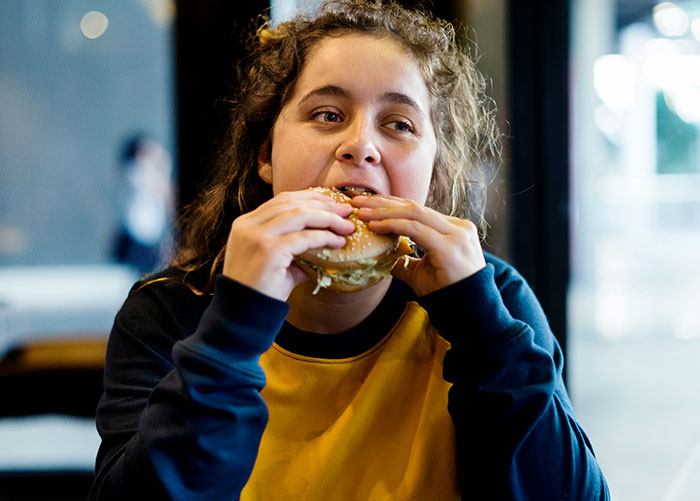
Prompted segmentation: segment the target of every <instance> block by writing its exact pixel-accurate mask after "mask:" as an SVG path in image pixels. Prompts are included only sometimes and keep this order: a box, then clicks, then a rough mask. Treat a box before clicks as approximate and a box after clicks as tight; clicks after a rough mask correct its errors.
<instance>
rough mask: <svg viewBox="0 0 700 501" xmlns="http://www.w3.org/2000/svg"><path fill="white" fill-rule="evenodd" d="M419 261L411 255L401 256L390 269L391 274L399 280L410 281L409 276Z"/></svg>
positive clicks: (408, 282)
mask: <svg viewBox="0 0 700 501" xmlns="http://www.w3.org/2000/svg"><path fill="white" fill-rule="evenodd" d="M418 263H420V259H418V258H415V257H411V256H402V257H401V258H400V259H399V260H398V261H396V264H395V265H394V268H393V269H392V270H391V274H392V275H393V276H395V277H396V278H398V279H399V280H401V281H402V282H404V283H407V284H410V283H411V276H412V275H413V270H414V268H415V267H416V266H417V265H418Z"/></svg>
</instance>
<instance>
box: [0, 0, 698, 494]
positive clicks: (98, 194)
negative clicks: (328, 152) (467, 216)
mask: <svg viewBox="0 0 700 501" xmlns="http://www.w3.org/2000/svg"><path fill="white" fill-rule="evenodd" d="M318 3H319V2H316V1H312V0H307V1H304V0H296V1H294V0H286V1H285V0H273V2H272V4H270V3H269V2H267V1H262V0H250V1H248V2H245V5H240V4H238V3H234V2H229V1H226V0H201V1H198V2H187V1H184V0H124V1H121V2H111V1H108V0H33V1H31V2H27V1H25V0H4V1H3V2H2V3H1V4H0V402H2V404H0V409H1V411H0V500H9V499H84V498H85V496H86V493H87V489H88V488H89V485H90V482H91V476H92V468H93V462H94V457H95V452H96V450H97V446H98V443H99V438H98V437H97V434H96V432H95V427H94V418H93V416H94V410H95V405H96V403H97V399H98V398H99V395H100V393H101V373H102V364H103V357H104V349H105V343H106V339H107V336H108V333H109V330H110V328H111V323H112V320H113V318H114V315H115V314H116V312H117V311H118V309H119V307H120V306H121V304H122V302H123V300H124V298H125V297H126V294H127V293H128V290H129V288H130V287H131V285H132V283H133V282H134V281H135V280H137V279H138V278H139V277H140V276H142V275H143V274H144V273H147V272H149V271H152V270H154V269H156V268H158V267H159V266H162V265H163V263H166V262H167V260H168V257H169V255H170V253H171V251H172V249H171V245H172V237H173V232H174V229H173V227H174V221H175V220H176V217H177V214H178V212H179V210H180V209H181V208H182V207H183V206H184V205H186V204H187V203H189V202H190V201H191V200H192V198H193V197H194V196H195V194H196V193H197V190H198V188H199V186H200V185H201V182H202V181H203V179H204V178H205V177H206V175H207V168H208V167H207V166H208V165H209V164H210V160H211V155H212V148H213V146H214V145H215V144H216V141H217V139H218V137H219V134H221V132H222V128H223V127H224V126H225V124H226V113H225V105H224V99H225V97H226V96H227V95H229V94H230V93H231V91H232V89H235V85H236V70H235V64H236V61H237V60H238V59H239V58H241V57H242V56H243V55H244V53H245V51H244V41H245V33H247V29H248V28H249V27H250V26H251V25H254V24H256V19H257V17H258V16H259V15H260V14H261V13H264V12H269V13H270V14H271V16H272V18H273V20H275V21H280V20H283V19H285V18H286V17H287V16H290V15H292V14H293V13H294V12H296V11H298V10H311V9H314V8H315V6H316V5H317V4H318ZM402 3H404V4H406V5H411V6H422V7H424V8H427V9H429V10H432V11H434V12H435V13H436V14H437V15H439V16H441V17H444V18H446V19H448V20H451V21H454V22H455V23H456V24H457V26H458V27H459V30H460V31H461V32H462V33H464V34H465V35H466V36H467V37H468V38H469V39H470V40H471V41H473V42H475V43H476V44H477V45H478V47H479V54H480V59H479V66H480V68H481V69H482V71H483V72H484V73H485V74H486V75H487V76H488V77H489V79H490V81H491V89H490V93H491V95H492V96H493V97H494V99H495V100H496V102H497V104H498V107H499V121H500V123H501V126H502V129H503V131H504V133H505V134H506V139H505V144H504V148H505V155H504V157H505V162H504V165H503V166H501V168H500V169H499V170H498V171H497V172H495V173H494V181H493V183H492V190H491V191H492V192H491V194H490V198H489V200H490V223H491V229H490V231H489V236H488V237H487V239H486V241H485V248H486V250H488V251H489V252H492V253H495V254H497V255H500V256H502V257H504V258H506V259H508V260H510V261H511V262H512V263H513V264H515V265H516V267H518V269H519V270H520V271H521V272H522V273H523V274H524V275H525V277H526V278H527V279H528V281H529V282H530V283H531V285H532V286H533V288H534V290H535V292H536V294H537V295H538V297H539V299H540V301H541V302H542V304H543V307H544V308H545V311H546V312H547V315H548V317H549V319H550V323H551V324H552V327H553V330H554V332H555V333H556V335H557V337H558V338H559V340H560V342H561V344H562V346H563V347H564V349H565V352H566V357H567V373H566V377H567V383H568V386H569V389H570V392H571V395H572V399H573V402H574V407H575V409H576V411H577V413H578V416H579V419H580V421H581V423H582V424H583V426H584V428H585V429H586V431H587V432H588V434H589V436H590V438H591V440H592V442H593V444H594V446H595V449H596V453H597V455H598V459H599V461H600V463H601V465H602V467H603V470H604V472H605V473H606V476H607V478H608V481H609V484H610V488H611V493H612V496H613V499H614V500H617V501H630V500H633V501H645V500H649V501H652V500H654V501H657V500H663V501H677V500H697V499H700V475H698V472H700V426H698V424H697V423H699V422H700V374H699V372H700V369H699V367H700V363H699V362H700V307H698V304H700V280H698V279H699V278H700V141H699V139H698V137H699V125H700V0H687V1H677V2H658V1H654V0H570V1H566V0H551V1H545V0H452V1H447V0H446V1H434V2H430V1H427V0H426V1H420V0H415V1H404V2H402ZM268 9H269V10H268Z"/></svg>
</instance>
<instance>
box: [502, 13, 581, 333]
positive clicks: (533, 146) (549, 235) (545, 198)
mask: <svg viewBox="0 0 700 501" xmlns="http://www.w3.org/2000/svg"><path fill="white" fill-rule="evenodd" d="M568 23H569V3H568V1H567V0H528V1H523V0H510V37H511V38H510V74H511V81H510V89H511V90H510V100H511V103H510V111H511V116H510V124H511V139H510V143H511V167H510V173H511V176H510V179H509V189H508V191H509V193H510V198H509V201H508V205H509V209H510V211H511V221H512V224H511V230H510V242H511V257H512V260H513V264H514V265H515V266H516V267H517V268H518V269H519V270H520V272H521V273H522V274H523V275H524V276H525V278H526V279H527V280H528V281H529V282H530V284H531V285H532V286H533V288H534V290H535V293H536V294H537V297H538V298H539V300H540V302H541V303H542V306H543V308H544V310H545V313H547V316H548V317H549V322H550V324H551V326H552V330H553V331H554V333H555V334H556V336H557V338H558V339H559V341H560V342H561V343H562V346H563V347H565V344H566V292H567V285H568V281H569V146H568V111H567V110H568V101H569V99H568V50H569V47H568V39H569V28H568V26H569V24H568Z"/></svg>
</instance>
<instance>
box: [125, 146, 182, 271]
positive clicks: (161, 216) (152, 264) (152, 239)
mask: <svg viewBox="0 0 700 501" xmlns="http://www.w3.org/2000/svg"><path fill="white" fill-rule="evenodd" d="M120 165H121V170H120V172H121V175H122V181H123V187H124V197H123V204H122V210H121V221H120V226H119V229H118V230H117V234H116V236H115V240H114V248H113V256H114V259H115V260H116V261H117V262H119V263H123V264H128V265H130V266H132V267H134V268H135V269H137V270H138V271H139V272H141V273H149V272H152V271H154V270H155V269H156V268H158V267H159V266H161V265H162V264H163V263H164V262H165V260H166V259H167V254H168V246H169V245H168V244H169V240H170V239H169V235H170V227H171V224H172V216H173V203H174V200H173V182H172V172H173V165H172V159H171V157H170V154H169V153H168V152H167V151H166V149H165V148H164V147H163V146H162V145H161V144H160V143H159V142H157V141H155V140H154V139H152V138H150V137H149V136H147V135H145V134H137V135H135V136H133V137H132V138H130V139H129V140H127V141H126V143H125V145H124V149H123V152H122V155H121V163H120Z"/></svg>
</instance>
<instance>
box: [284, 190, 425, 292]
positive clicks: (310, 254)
mask: <svg viewBox="0 0 700 501" xmlns="http://www.w3.org/2000/svg"><path fill="white" fill-rule="evenodd" d="M309 189H311V190H314V191H317V192H319V193H323V194H324V195H327V196H329V197H332V198H333V199H335V200H336V201H337V202H339V203H343V202H349V201H350V200H351V199H352V197H353V196H356V195H360V194H362V195H371V194H372V193H371V192H369V191H368V190H365V189H363V188H354V187H349V188H342V189H338V188H324V187H315V188H309ZM347 219H349V220H350V221H352V222H353V223H355V231H354V232H353V233H351V234H350V235H347V236H346V237H345V239H346V243H345V246H344V247H342V248H340V249H330V248H326V247H319V248H315V249H310V250H308V251H306V252H304V253H303V254H299V255H298V256H296V258H295V260H294V261H295V263H296V264H297V266H299V268H301V269H302V270H304V271H305V272H306V273H307V274H308V275H309V277H311V279H312V280H315V281H316V289H315V290H314V292H313V293H314V294H316V293H317V292H318V291H319V290H320V289H322V288H325V289H328V290H330V291H336V292H357V291H361V290H364V289H366V288H368V287H371V286H372V285H375V284H377V283H378V282H380V281H381V280H383V279H385V278H388V277H389V276H390V275H391V270H392V268H393V267H394V265H395V264H396V262H397V261H398V260H399V259H400V258H401V257H402V256H406V255H408V254H412V253H413V249H412V247H411V242H410V240H409V239H408V238H407V237H402V236H399V235H380V234H378V233H375V232H373V231H372V230H370V229H369V228H368V227H367V223H365V222H364V221H362V220H360V219H358V218H357V209H353V210H352V212H351V213H350V215H349V216H348V217H347Z"/></svg>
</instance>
